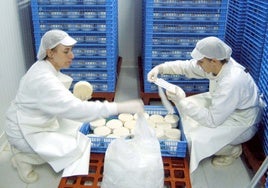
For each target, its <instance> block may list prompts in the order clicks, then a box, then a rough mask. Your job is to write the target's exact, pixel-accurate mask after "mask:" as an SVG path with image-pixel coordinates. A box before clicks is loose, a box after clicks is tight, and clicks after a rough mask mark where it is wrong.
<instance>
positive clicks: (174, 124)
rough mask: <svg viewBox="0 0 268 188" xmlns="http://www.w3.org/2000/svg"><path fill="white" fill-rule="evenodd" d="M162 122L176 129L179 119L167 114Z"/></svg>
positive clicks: (174, 115)
mask: <svg viewBox="0 0 268 188" xmlns="http://www.w3.org/2000/svg"><path fill="white" fill-rule="evenodd" d="M164 120H165V122H167V123H170V124H171V125H172V127H173V128H177V126H178V122H179V120H180V118H179V116H177V115H176V114H167V115H166V116H165V117H164Z"/></svg>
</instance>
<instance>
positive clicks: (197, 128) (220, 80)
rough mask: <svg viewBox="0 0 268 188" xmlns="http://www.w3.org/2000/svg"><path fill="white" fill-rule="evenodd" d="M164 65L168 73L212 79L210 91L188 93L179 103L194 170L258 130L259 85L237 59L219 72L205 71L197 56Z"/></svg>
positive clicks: (259, 111) (191, 165) (165, 71)
mask: <svg viewBox="0 0 268 188" xmlns="http://www.w3.org/2000/svg"><path fill="white" fill-rule="evenodd" d="M163 69H164V73H166V74H181V75H185V76H186V77H188V78H197V79H200V78H202V79H204V78H207V79H209V92H207V93H203V94H199V95H195V96H190V97H187V98H185V99H183V100H181V101H180V102H179V103H178V104H176V106H177V108H178V110H179V112H180V113H181V115H182V124H183V129H184V132H185V135H186V138H187V141H188V143H189V151H190V173H192V172H194V170H195V169H196V168H197V166H198V164H199V162H200V161H201V160H202V159H204V158H206V157H209V156H211V155H213V154H215V153H216V152H217V151H219V150H220V149H221V148H222V147H224V146H226V145H227V144H231V143H232V142H234V141H235V140H237V139H238V138H239V136H241V135H242V134H244V133H245V132H247V131H248V132H249V134H244V136H245V135H247V138H242V139H241V140H243V141H246V140H248V139H250V138H251V137H252V136H253V135H254V134H255V132H256V128H255V127H254V126H253V125H254V124H256V123H258V122H259V121H260V118H261V107H260V102H259V100H260V98H259V93H258V88H257V86H256V84H255V83H254V80H253V79H252V77H251V76H250V74H249V73H247V72H246V71H245V68H244V67H243V66H241V65H240V64H238V63H237V62H235V60H234V59H232V58H231V59H230V61H229V62H228V63H227V64H224V65H223V67H222V69H221V71H220V73H219V74H218V75H217V76H213V75H212V74H208V73H206V72H204V71H203V70H202V68H201V67H200V66H198V65H197V63H196V60H190V61H174V62H166V63H165V64H164V65H163ZM235 144H239V143H235Z"/></svg>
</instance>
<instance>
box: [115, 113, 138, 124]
mask: <svg viewBox="0 0 268 188" xmlns="http://www.w3.org/2000/svg"><path fill="white" fill-rule="evenodd" d="M133 118H134V117H133V115H132V114H129V113H122V114H119V115H118V119H119V120H121V121H122V122H123V123H125V122H127V121H130V120H133Z"/></svg>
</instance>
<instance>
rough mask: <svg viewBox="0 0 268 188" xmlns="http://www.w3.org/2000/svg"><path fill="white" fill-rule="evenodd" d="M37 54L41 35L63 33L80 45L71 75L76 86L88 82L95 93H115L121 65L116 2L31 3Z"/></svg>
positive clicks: (61, 0)
mask: <svg viewBox="0 0 268 188" xmlns="http://www.w3.org/2000/svg"><path fill="white" fill-rule="evenodd" d="M31 7H32V20H33V27H34V38H35V46H36V51H37V50H38V47H39V44H40V40H41V37H42V35H43V34H44V33H45V32H46V31H48V30H51V29H61V30H64V31H66V32H67V33H69V34H70V35H71V36H72V37H73V38H75V39H76V40H77V41H78V42H77V44H76V45H75V47H74V48H73V52H74V55H75V58H74V60H73V63H72V65H71V67H70V68H68V69H63V70H62V72H63V73H65V74H68V75H70V76H71V77H72V78H73V79H74V82H73V84H75V83H76V82H78V81H80V80H86V81H89V82H90V83H91V84H92V85H93V88H94V92H114V91H115V85H116V77H117V61H118V21H117V20H118V13H117V9H118V4H117V0H32V1H31ZM72 87H73V85H72V86H71V90H72Z"/></svg>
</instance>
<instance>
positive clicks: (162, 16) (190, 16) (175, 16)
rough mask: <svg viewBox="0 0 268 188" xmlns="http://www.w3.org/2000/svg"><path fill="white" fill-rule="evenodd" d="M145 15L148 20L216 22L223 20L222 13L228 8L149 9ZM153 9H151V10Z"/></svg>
mask: <svg viewBox="0 0 268 188" xmlns="http://www.w3.org/2000/svg"><path fill="white" fill-rule="evenodd" d="M148 10H149V11H147V12H146V13H145V14H144V16H146V17H145V19H146V21H149V20H155V21H156V20H157V21H161V20H163V21H164V20H165V21H180V22H181V21H198V22H204V21H206V22H215V21H221V20H222V17H221V14H222V13H223V12H224V13H225V14H226V12H227V10H226V9H225V10H221V11H219V10H217V9H187V10H184V9H181V10H178V9H171V8H170V9H157V10H152V9H148ZM150 10H151V11H150Z"/></svg>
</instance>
